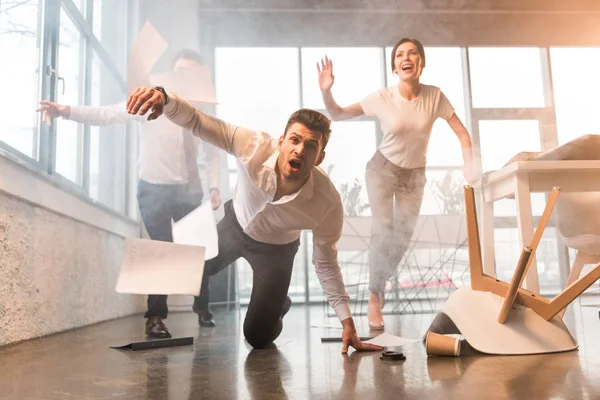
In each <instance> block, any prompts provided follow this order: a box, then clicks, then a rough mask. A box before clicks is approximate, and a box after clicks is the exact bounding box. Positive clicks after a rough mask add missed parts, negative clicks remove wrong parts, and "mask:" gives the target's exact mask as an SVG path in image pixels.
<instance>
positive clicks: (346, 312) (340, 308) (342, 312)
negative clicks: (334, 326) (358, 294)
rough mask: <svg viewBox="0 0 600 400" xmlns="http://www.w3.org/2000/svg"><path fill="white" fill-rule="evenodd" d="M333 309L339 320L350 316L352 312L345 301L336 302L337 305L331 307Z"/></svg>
mask: <svg viewBox="0 0 600 400" xmlns="http://www.w3.org/2000/svg"><path fill="white" fill-rule="evenodd" d="M333 310H334V311H335V314H336V315H337V317H338V318H339V320H340V321H343V320H345V319H348V318H351V317H352V313H351V312H350V304H349V303H347V302H343V303H340V304H338V305H337V306H335V307H333Z"/></svg>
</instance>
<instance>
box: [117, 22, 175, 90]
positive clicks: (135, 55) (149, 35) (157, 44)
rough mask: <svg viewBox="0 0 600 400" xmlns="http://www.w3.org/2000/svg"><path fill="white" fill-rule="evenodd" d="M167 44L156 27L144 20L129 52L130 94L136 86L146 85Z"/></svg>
mask: <svg viewBox="0 0 600 400" xmlns="http://www.w3.org/2000/svg"><path fill="white" fill-rule="evenodd" d="M167 47H169V45H168V44H167V42H166V40H165V39H164V38H163V37H162V36H161V35H160V33H158V31H157V30H156V28H154V26H153V25H152V24H151V23H150V22H149V21H146V23H145V24H144V26H143V27H142V29H141V31H140V33H139V35H138V37H137V38H136V39H135V42H133V44H132V45H131V50H130V52H129V64H128V65H127V90H128V94H131V92H133V90H134V89H135V88H136V87H137V86H148V84H149V79H150V72H152V68H154V65H155V64H156V62H157V61H158V59H159V58H160V57H161V56H162V54H163V53H164V52H165V51H166V50H167Z"/></svg>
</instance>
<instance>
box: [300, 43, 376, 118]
mask: <svg viewBox="0 0 600 400" xmlns="http://www.w3.org/2000/svg"><path fill="white" fill-rule="evenodd" d="M325 55H327V56H328V57H329V58H330V59H331V60H332V61H333V74H334V76H335V83H334V85H333V88H332V92H333V96H334V98H335V100H336V102H337V103H338V104H340V105H341V106H347V105H350V104H353V103H357V102H359V101H360V100H362V99H363V98H364V97H365V96H367V95H369V94H370V93H373V92H374V91H376V90H377V89H379V88H380V87H381V86H382V85H383V75H382V73H383V70H382V65H381V63H382V62H383V59H382V58H383V57H382V56H381V49H380V48H377V47H355V48H325V47H310V48H303V49H302V97H303V99H302V102H303V105H304V107H308V108H317V109H323V108H325V105H324V104H323V98H322V97H321V91H320V90H319V81H318V76H317V74H318V73H317V61H319V60H320V59H321V58H322V57H325Z"/></svg>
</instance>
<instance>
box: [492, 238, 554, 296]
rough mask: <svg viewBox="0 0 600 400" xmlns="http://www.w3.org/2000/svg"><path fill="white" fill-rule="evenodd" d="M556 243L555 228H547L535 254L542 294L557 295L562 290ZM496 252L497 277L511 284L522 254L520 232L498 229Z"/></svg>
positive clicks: (495, 242)
mask: <svg viewBox="0 0 600 400" xmlns="http://www.w3.org/2000/svg"><path fill="white" fill-rule="evenodd" d="M556 243H557V242H556V231H555V228H552V227H546V230H544V235H543V236H542V240H541V241H540V244H539V246H538V248H537V250H536V253H535V255H536V259H537V270H538V276H539V281H540V291H541V292H542V294H544V293H554V294H556V293H557V292H558V291H559V290H560V270H559V265H558V249H557V244H556ZM494 251H495V259H496V275H497V276H498V277H499V278H500V279H501V280H503V281H505V282H510V280H511V279H512V276H513V274H514V272H515V266H516V265H517V261H518V260H519V256H520V254H521V246H520V244H519V232H518V230H517V229H515V228H496V229H495V230H494Z"/></svg>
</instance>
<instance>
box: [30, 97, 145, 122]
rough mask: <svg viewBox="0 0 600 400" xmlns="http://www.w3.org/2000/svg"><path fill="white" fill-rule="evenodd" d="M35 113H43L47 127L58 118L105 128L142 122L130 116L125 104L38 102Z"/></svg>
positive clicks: (135, 116) (141, 118)
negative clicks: (96, 104) (87, 104)
mask: <svg viewBox="0 0 600 400" xmlns="http://www.w3.org/2000/svg"><path fill="white" fill-rule="evenodd" d="M36 111H38V112H40V111H42V112H44V117H43V118H44V120H45V121H46V123H47V124H48V125H50V124H51V123H52V120H53V119H55V118H58V117H62V118H64V119H68V120H70V121H75V122H79V123H81V124H87V125H94V126H105V125H113V124H124V123H127V122H129V121H143V120H144V118H143V117H141V116H139V115H131V114H129V113H128V112H127V110H126V109H125V103H119V104H114V105H111V106H101V107H95V106H69V105H63V104H58V103H54V102H52V101H47V100H42V101H40V108H38V109H37V110H36Z"/></svg>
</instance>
